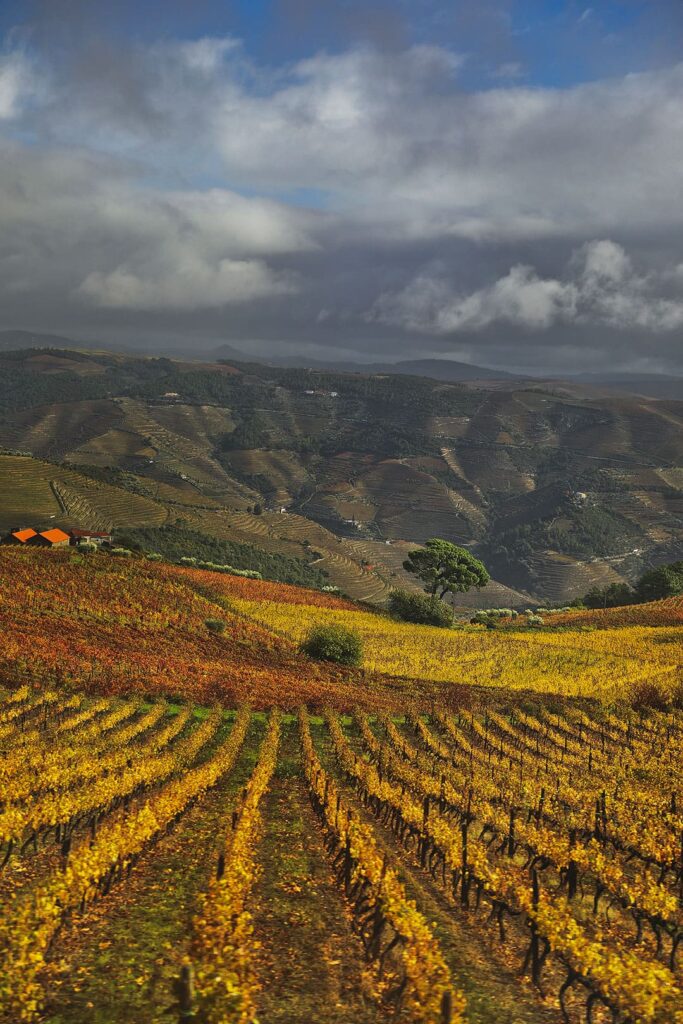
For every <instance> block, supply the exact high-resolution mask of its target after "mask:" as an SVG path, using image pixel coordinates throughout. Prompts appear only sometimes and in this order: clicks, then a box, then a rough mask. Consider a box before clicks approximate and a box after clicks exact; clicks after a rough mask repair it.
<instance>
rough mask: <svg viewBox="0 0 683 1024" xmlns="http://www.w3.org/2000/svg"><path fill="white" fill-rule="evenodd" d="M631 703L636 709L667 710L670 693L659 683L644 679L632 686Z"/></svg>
mask: <svg viewBox="0 0 683 1024" xmlns="http://www.w3.org/2000/svg"><path fill="white" fill-rule="evenodd" d="M630 696H631V705H632V707H634V708H636V709H641V708H655V709H656V710H657V711H666V710H667V708H668V706H669V702H670V695H669V694H668V693H667V691H666V690H665V689H664V688H663V687H662V686H660V685H659V684H658V683H655V682H653V681H652V680H648V679H643V680H641V681H640V682H639V683H635V684H634V685H633V687H632V688H631V695H630Z"/></svg>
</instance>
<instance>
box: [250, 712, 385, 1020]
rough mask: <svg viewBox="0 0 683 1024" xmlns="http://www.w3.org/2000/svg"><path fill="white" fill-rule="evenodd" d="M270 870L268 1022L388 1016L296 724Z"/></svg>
mask: <svg viewBox="0 0 683 1024" xmlns="http://www.w3.org/2000/svg"><path fill="white" fill-rule="evenodd" d="M265 821H266V829H265V834H264V838H263V842H262V866H263V874H262V876H261V879H260V881H259V883H258V885H257V887H256V891H255V892H254V899H253V906H254V914H255V932H256V933H255V938H256V940H257V942H259V943H260V944H261V950H260V972H259V973H260V975H261V982H262V995H261V1004H260V1006H259V1012H258V1018H259V1021H261V1022H262V1024H370V1022H378V1021H382V1020H384V1016H383V1014H382V1012H381V1011H380V1010H379V1009H378V1007H377V1004H376V1003H375V1001H374V999H373V998H372V977H373V975H372V969H371V968H368V967H367V965H366V964H365V959H364V954H363V947H362V945H361V943H360V941H359V940H358V939H357V937H356V936H355V935H354V934H353V932H352V931H351V919H350V915H349V914H348V911H347V908H346V904H345V902H344V899H343V896H342V895H341V893H340V891H339V889H338V888H337V885H336V882H335V880H334V877H333V875H332V873H331V870H330V865H329V860H328V858H327V855H326V853H325V850H324V848H323V846H322V844H321V832H320V828H319V825H318V823H317V821H316V819H315V817H314V815H313V811H312V809H311V805H310V802H309V799H308V793H307V790H306V786H305V783H304V780H303V777H302V775H301V767H300V761H299V756H298V734H297V726H296V722H292V721H290V722H288V723H286V724H285V725H284V727H283V738H282V750H281V754H280V760H279V765H278V770H277V773H276V775H275V777H274V779H273V782H272V785H271V789H270V791H269V794H268V796H267V798H266V805H265Z"/></svg>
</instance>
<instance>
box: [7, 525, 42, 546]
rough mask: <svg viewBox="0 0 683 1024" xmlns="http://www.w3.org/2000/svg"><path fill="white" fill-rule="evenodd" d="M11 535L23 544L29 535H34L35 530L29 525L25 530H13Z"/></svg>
mask: <svg viewBox="0 0 683 1024" xmlns="http://www.w3.org/2000/svg"><path fill="white" fill-rule="evenodd" d="M12 536H13V537H16V539H17V540H20V541H21V543H22V544H25V543H26V541H27V540H30V538H31V537H35V536H36V531H35V530H32V529H31V527H30V526H29V527H28V529H27V530H13V531H12Z"/></svg>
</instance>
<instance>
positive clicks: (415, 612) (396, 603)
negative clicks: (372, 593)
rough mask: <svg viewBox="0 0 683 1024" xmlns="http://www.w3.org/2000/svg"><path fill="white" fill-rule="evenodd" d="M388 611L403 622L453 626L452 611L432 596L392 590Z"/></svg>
mask: <svg viewBox="0 0 683 1024" xmlns="http://www.w3.org/2000/svg"><path fill="white" fill-rule="evenodd" d="M389 611H390V612H391V614H392V615H394V616H395V617H396V618H397V619H402V620H403V622H416V623H418V624H420V625H423V626H452V625H453V609H452V608H451V607H450V606H449V605H447V604H444V603H443V601H441V600H439V598H438V597H435V596H434V595H433V594H411V593H410V592H409V591H408V590H394V591H392V593H391V595H390V597H389Z"/></svg>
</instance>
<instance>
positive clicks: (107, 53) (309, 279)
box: [0, 33, 683, 368]
mask: <svg viewBox="0 0 683 1024" xmlns="http://www.w3.org/2000/svg"><path fill="white" fill-rule="evenodd" d="M49 37H50V33H44V34H43V35H42V36H41V37H40V38H41V39H43V40H44V39H49ZM36 38H37V37H36ZM79 39H80V41H79V44H78V46H77V47H76V49H75V50H74V52H72V53H68V52H67V50H68V46H67V44H63V45H61V46H60V47H57V46H54V48H53V49H50V48H49V46H48V48H44V49H42V50H41V49H39V48H38V46H37V45H36V47H35V48H34V49H29V48H28V46H27V47H25V48H24V49H23V50H22V51H21V53H17V52H16V51H11V52H8V53H6V54H5V56H4V57H0V120H2V119H4V120H3V121H2V126H0V127H1V128H2V130H1V131H0V302H1V303H2V309H3V318H4V321H5V324H6V325H7V326H26V325H27V326H30V327H32V328H33V329H36V330H38V329H46V330H51V331H54V332H57V333H59V332H60V331H61V332H64V333H66V332H67V331H68V330H69V329H71V330H74V332H75V333H76V334H78V332H79V330H80V331H81V333H86V332H87V333H91V332H94V331H98V332H99V331H102V333H103V334H106V333H107V332H109V335H110V336H111V335H112V334H114V333H116V332H118V333H119V334H120V336H121V337H122V338H123V339H124V340H125V339H126V338H132V339H133V340H134V341H135V340H136V339H138V338H139V337H140V336H141V333H144V331H146V330H149V331H150V332H154V336H155V337H161V338H164V339H166V338H169V337H171V336H172V335H175V336H177V337H184V336H185V335H186V333H187V332H188V331H189V330H191V331H192V332H194V333H196V334H197V335H201V336H205V337H207V338H211V339H216V338H222V337H225V338H234V339H235V340H236V341H237V342H241V340H242V338H243V337H248V338H254V339H260V340H261V342H262V347H263V349H267V348H268V346H271V347H272V350H273V351H275V349H277V347H278V346H281V345H292V346H296V347H297V348H300V349H301V350H304V349H305V350H306V351H309V350H310V351H311V352H313V351H314V350H316V351H317V354H318V355H325V354H326V352H325V350H327V351H328V352H329V349H342V348H343V349H344V350H346V351H351V350H356V351H358V352H359V353H360V354H361V355H363V356H367V357H368V358H370V357H371V356H372V355H382V356H386V355H395V356H397V357H398V356H401V355H404V354H407V353H411V354H412V352H413V350H414V347H415V346H416V345H417V346H422V347H426V346H428V345H431V346H433V347H435V348H436V349H437V350H443V351H448V350H449V344H450V342H449V338H450V337H451V335H457V337H458V349H459V351H461V352H462V353H464V352H465V350H466V349H468V348H469V351H470V355H471V357H472V358H473V359H474V360H475V361H476V359H477V358H480V359H481V360H482V361H489V362H495V361H500V362H501V363H503V364H504V365H511V364H513V363H514V361H515V360H514V356H515V353H518V352H519V351H520V348H521V342H520V332H525V338H526V340H525V341H524V345H526V346H527V349H528V358H529V362H530V365H535V366H538V367H539V368H540V367H541V366H542V365H548V363H549V362H550V361H551V358H552V355H553V353H558V352H561V350H562V346H561V345H560V344H559V342H558V338H559V337H560V335H561V336H562V338H565V337H566V333H567V332H568V331H569V330H570V329H571V330H574V329H575V330H576V331H577V332H578V333H577V334H576V336H575V340H574V342H572V344H575V345H576V346H578V347H581V346H583V347H584V349H585V350H586V351H588V350H590V352H592V353H594V354H595V357H596V358H600V359H602V360H603V361H604V362H605V363H609V362H610V360H611V359H612V352H613V351H614V350H615V341H614V338H615V337H616V336H618V338H619V339H620V341H619V344H620V345H621V346H622V348H621V349H620V358H623V360H631V361H632V357H636V356H638V357H639V356H640V355H642V354H643V353H647V352H648V351H649V349H650V347H651V344H652V338H653V337H654V336H656V337H657V339H658V345H659V351H660V352H663V353H664V356H662V365H667V366H678V365H680V361H681V353H680V347H679V348H678V351H677V347H676V345H675V344H674V343H673V341H672V340H671V339H672V337H673V334H672V332H673V330H674V328H676V327H678V326H680V325H681V313H680V305H681V301H683V300H682V299H681V285H682V283H683V273H681V272H680V269H678V268H680V267H683V242H682V241H681V238H682V237H683V235H682V234H681V228H683V204H682V203H681V201H680V199H681V189H680V167H681V166H683V65H676V66H673V67H668V68H662V69H660V70H656V71H651V72H647V73H640V74H631V75H625V76H622V77H618V78H612V79H604V80H599V81H594V82H590V83H587V84H583V85H575V86H569V87H566V88H554V89H551V88H538V87H531V86H528V85H524V84H522V83H520V82H519V81H517V80H516V77H515V76H516V74H517V70H518V69H517V68H516V67H514V66H513V64H514V63H515V62H514V61H513V60H512V57H513V56H514V55H510V54H508V53H507V52H505V53H501V54H500V58H499V59H498V58H496V59H495V60H494V59H491V60H490V61H489V60H488V58H487V61H486V65H485V70H484V71H483V72H482V74H483V76H484V85H481V84H480V86H479V87H478V88H473V86H472V80H471V78H469V79H467V88H466V87H465V85H464V81H465V79H464V76H465V74H466V73H467V72H468V68H469V67H471V64H472V61H471V60H468V61H466V60H465V58H464V57H463V56H462V54H461V53H460V52H455V51H454V50H450V49H448V48H446V47H444V46H437V45H408V46H401V45H400V38H399V37H398V36H397V37H396V39H395V40H394V43H392V45H386V46H384V47H383V48H380V49H375V48H373V47H371V46H350V47H349V48H347V49H345V50H338V51H335V52H325V51H323V50H320V51H318V52H311V53H310V54H309V55H308V56H307V57H306V58H305V59H293V60H291V61H289V62H288V61H284V60H282V61H280V62H279V63H275V64H270V65H266V64H265V63H259V62H257V61H255V60H254V59H253V56H252V55H250V54H249V53H248V52H247V51H246V49H245V47H244V46H243V45H242V44H241V43H240V42H239V40H236V39H234V38H233V37H232V36H227V35H215V36H204V37H200V38H198V39H192V40H184V39H181V40H175V39H173V38H164V39H163V40H158V41H155V42H151V43H145V42H140V41H135V42H131V41H128V42H122V41H121V39H120V38H119V37H117V36H116V34H115V33H113V34H107V33H102V35H101V36H99V37H93V38H92V39H91V38H90V37H88V40H87V42H88V45H85V37H83V38H82V39H81V38H80V37H79ZM29 42H30V39H29ZM508 56H510V57H511V59H510V60H509V61H508V59H507V58H508ZM482 66H484V65H482ZM525 66H526V65H525ZM494 67H498V72H499V77H497V78H495V79H492V78H490V77H489V78H486V75H488V74H489V72H490V69H491V68H494ZM492 84H493V85H494V86H495V87H493V88H491V87H490V86H491V85H492ZM227 310H229V316H227V315H226V311H227ZM0 326H3V324H0ZM396 327H399V328H403V331H397V330H396V329H395V328H396ZM596 328H598V329H599V330H598V331H597V332H596V330H595V329H596ZM603 331H604V332H605V333H604V335H603V333H602V332H603ZM493 334H495V335H496V337H495V338H493ZM598 335H599V336H598ZM603 337H604V339H605V340H604V341H603ZM529 339H530V340H529ZM563 344H564V342H563ZM506 346H507V347H508V350H509V351H507V354H506V351H505V350H506ZM487 353H489V355H487ZM567 358H568V359H569V360H570V361H571V360H572V359H573V358H574V352H573V351H572V355H571V356H567Z"/></svg>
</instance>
